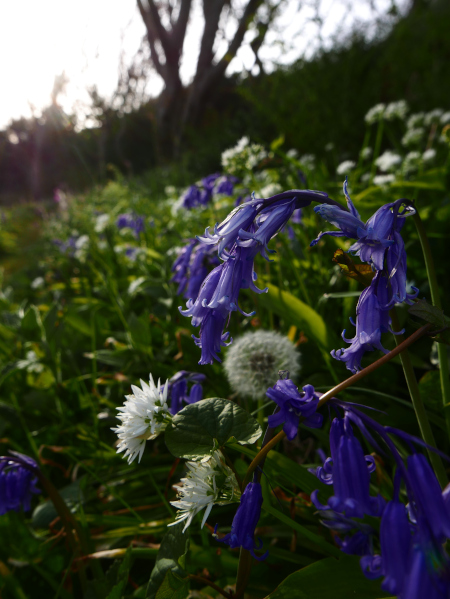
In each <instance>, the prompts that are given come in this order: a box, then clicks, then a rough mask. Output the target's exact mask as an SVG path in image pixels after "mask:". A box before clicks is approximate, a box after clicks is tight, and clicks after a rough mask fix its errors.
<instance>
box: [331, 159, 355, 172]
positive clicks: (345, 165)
mask: <svg viewBox="0 0 450 599" xmlns="http://www.w3.org/2000/svg"><path fill="white" fill-rule="evenodd" d="M355 166H356V162H354V161H353V160H344V162H341V164H340V165H339V166H338V167H337V169H336V174H338V175H348V173H349V172H350V171H352V170H353V169H354V168H355Z"/></svg>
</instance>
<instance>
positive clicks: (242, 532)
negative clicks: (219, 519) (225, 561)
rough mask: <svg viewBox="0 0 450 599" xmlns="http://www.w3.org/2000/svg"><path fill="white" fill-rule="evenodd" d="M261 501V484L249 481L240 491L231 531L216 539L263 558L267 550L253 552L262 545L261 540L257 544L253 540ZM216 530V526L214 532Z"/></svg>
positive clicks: (260, 558)
mask: <svg viewBox="0 0 450 599" xmlns="http://www.w3.org/2000/svg"><path fill="white" fill-rule="evenodd" d="M262 503H263V498H262V490H261V485H260V484H259V483H256V482H253V483H249V484H248V485H247V486H246V487H245V490H244V492H243V493H242V496H241V503H240V505H239V507H238V509H237V512H236V515H235V516H234V518H233V523H232V524H231V532H229V533H228V534H227V535H225V536H224V537H223V538H222V539H217V540H218V541H219V542H220V543H226V544H227V545H229V546H230V547H231V548H232V549H236V548H237V547H243V548H244V549H247V551H250V553H251V554H252V556H253V557H254V558H255V559H257V560H258V561H261V560H264V559H265V558H266V557H267V555H268V553H269V552H268V551H266V552H265V553H264V554H263V555H261V556H257V555H256V554H255V549H256V551H258V550H259V549H261V547H262V541H261V540H260V543H259V545H257V544H256V541H255V528H256V525H257V524H258V520H259V518H260V515H261V506H262ZM216 531H217V526H216V528H215V531H214V532H216Z"/></svg>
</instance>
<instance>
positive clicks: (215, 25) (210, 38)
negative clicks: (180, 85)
mask: <svg viewBox="0 0 450 599" xmlns="http://www.w3.org/2000/svg"><path fill="white" fill-rule="evenodd" d="M224 5H225V0H209V1H204V2H203V15H204V18H205V28H204V30H203V36H202V42H201V46H200V53H199V56H198V61H197V69H196V73H195V76H196V78H197V79H198V78H199V77H201V76H202V75H203V73H204V72H205V71H208V70H209V69H210V68H211V66H212V63H213V59H214V52H213V47H214V41H215V39H216V35H217V31H218V29H219V21H220V15H221V14H222V9H223V7H224Z"/></svg>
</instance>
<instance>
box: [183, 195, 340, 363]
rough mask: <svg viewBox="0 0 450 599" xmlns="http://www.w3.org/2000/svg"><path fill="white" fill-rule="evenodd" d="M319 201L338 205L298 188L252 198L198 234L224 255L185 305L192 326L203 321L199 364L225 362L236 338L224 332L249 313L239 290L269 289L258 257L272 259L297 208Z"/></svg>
mask: <svg viewBox="0 0 450 599" xmlns="http://www.w3.org/2000/svg"><path fill="white" fill-rule="evenodd" d="M317 201H321V202H329V203H331V204H334V205H336V206H339V205H338V204H336V202H334V201H333V200H331V199H330V198H328V196H327V194H325V193H322V192H318V191H310V190H296V189H294V190H291V191H286V192H283V193H280V194H277V195H275V196H272V197H270V198H266V199H263V198H261V199H257V198H255V197H253V198H252V199H251V200H250V201H248V202H245V203H244V204H241V205H239V206H237V207H236V208H235V209H234V210H233V211H232V212H231V213H230V214H229V215H228V216H227V218H226V219H225V220H224V221H223V222H222V223H221V224H220V225H219V224H216V226H215V228H214V233H212V234H211V233H210V232H209V227H208V228H207V229H206V231H205V235H204V236H203V237H198V239H199V241H201V242H202V243H203V244H205V245H206V246H214V247H216V246H217V251H218V255H219V257H220V258H221V259H222V260H223V262H222V263H221V264H219V266H217V267H216V268H215V269H214V270H212V271H211V272H210V273H209V275H208V276H207V277H206V278H205V279H204V281H203V283H202V284H201V287H200V290H199V293H198V296H197V299H195V300H194V299H193V297H192V296H191V298H190V299H189V300H188V302H187V306H186V310H181V308H180V311H181V314H183V316H188V317H191V318H192V324H193V326H200V334H199V337H198V338H196V337H194V340H195V342H196V344H197V345H198V346H199V347H200V348H201V350H202V354H201V359H200V362H199V363H200V364H212V363H213V361H214V360H217V361H220V359H219V357H218V355H217V354H218V352H220V350H221V347H223V346H225V345H227V344H229V343H231V341H232V340H230V341H229V342H228V343H227V339H228V336H229V333H224V329H225V327H226V326H227V323H228V320H229V317H230V314H231V312H233V311H239V312H241V313H242V314H244V315H245V316H250V314H245V313H244V312H242V310H241V309H240V308H239V305H238V296H239V291H240V290H241V289H251V290H252V291H254V292H255V293H264V292H265V291H267V289H258V288H257V287H256V285H255V280H256V273H255V272H254V269H253V262H254V259H255V257H256V256H257V255H258V254H261V255H262V256H263V257H264V258H265V259H266V260H269V256H268V254H270V253H273V250H270V249H269V248H268V243H269V242H270V240H271V239H272V238H273V237H274V236H275V235H276V234H277V233H278V232H279V231H281V229H283V227H284V226H285V225H286V223H287V222H288V220H289V219H290V217H291V216H292V214H293V212H294V210H297V209H298V208H301V207H303V206H308V205H309V204H311V202H317ZM337 209H338V210H342V208H337Z"/></svg>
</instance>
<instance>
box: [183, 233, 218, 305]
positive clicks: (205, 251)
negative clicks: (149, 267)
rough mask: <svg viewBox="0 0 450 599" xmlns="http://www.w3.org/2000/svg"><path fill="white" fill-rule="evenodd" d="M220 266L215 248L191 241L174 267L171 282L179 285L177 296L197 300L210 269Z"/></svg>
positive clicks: (194, 240)
mask: <svg viewBox="0 0 450 599" xmlns="http://www.w3.org/2000/svg"><path fill="white" fill-rule="evenodd" d="M219 264H220V260H219V259H218V257H217V255H216V252H215V248H213V247H211V246H208V245H204V244H203V243H200V242H199V241H198V240H197V239H190V240H189V241H188V242H187V244H186V245H185V246H183V247H182V248H181V250H179V253H178V256H177V258H176V260H175V262H174V263H173V266H172V272H173V273H174V275H173V277H172V278H171V281H172V282H173V283H178V289H177V295H183V297H184V298H185V299H189V298H193V299H194V298H196V297H197V296H198V292H199V291H200V286H201V284H202V282H203V279H204V278H205V277H206V275H207V274H208V271H209V268H210V267H212V266H217V265H219Z"/></svg>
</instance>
